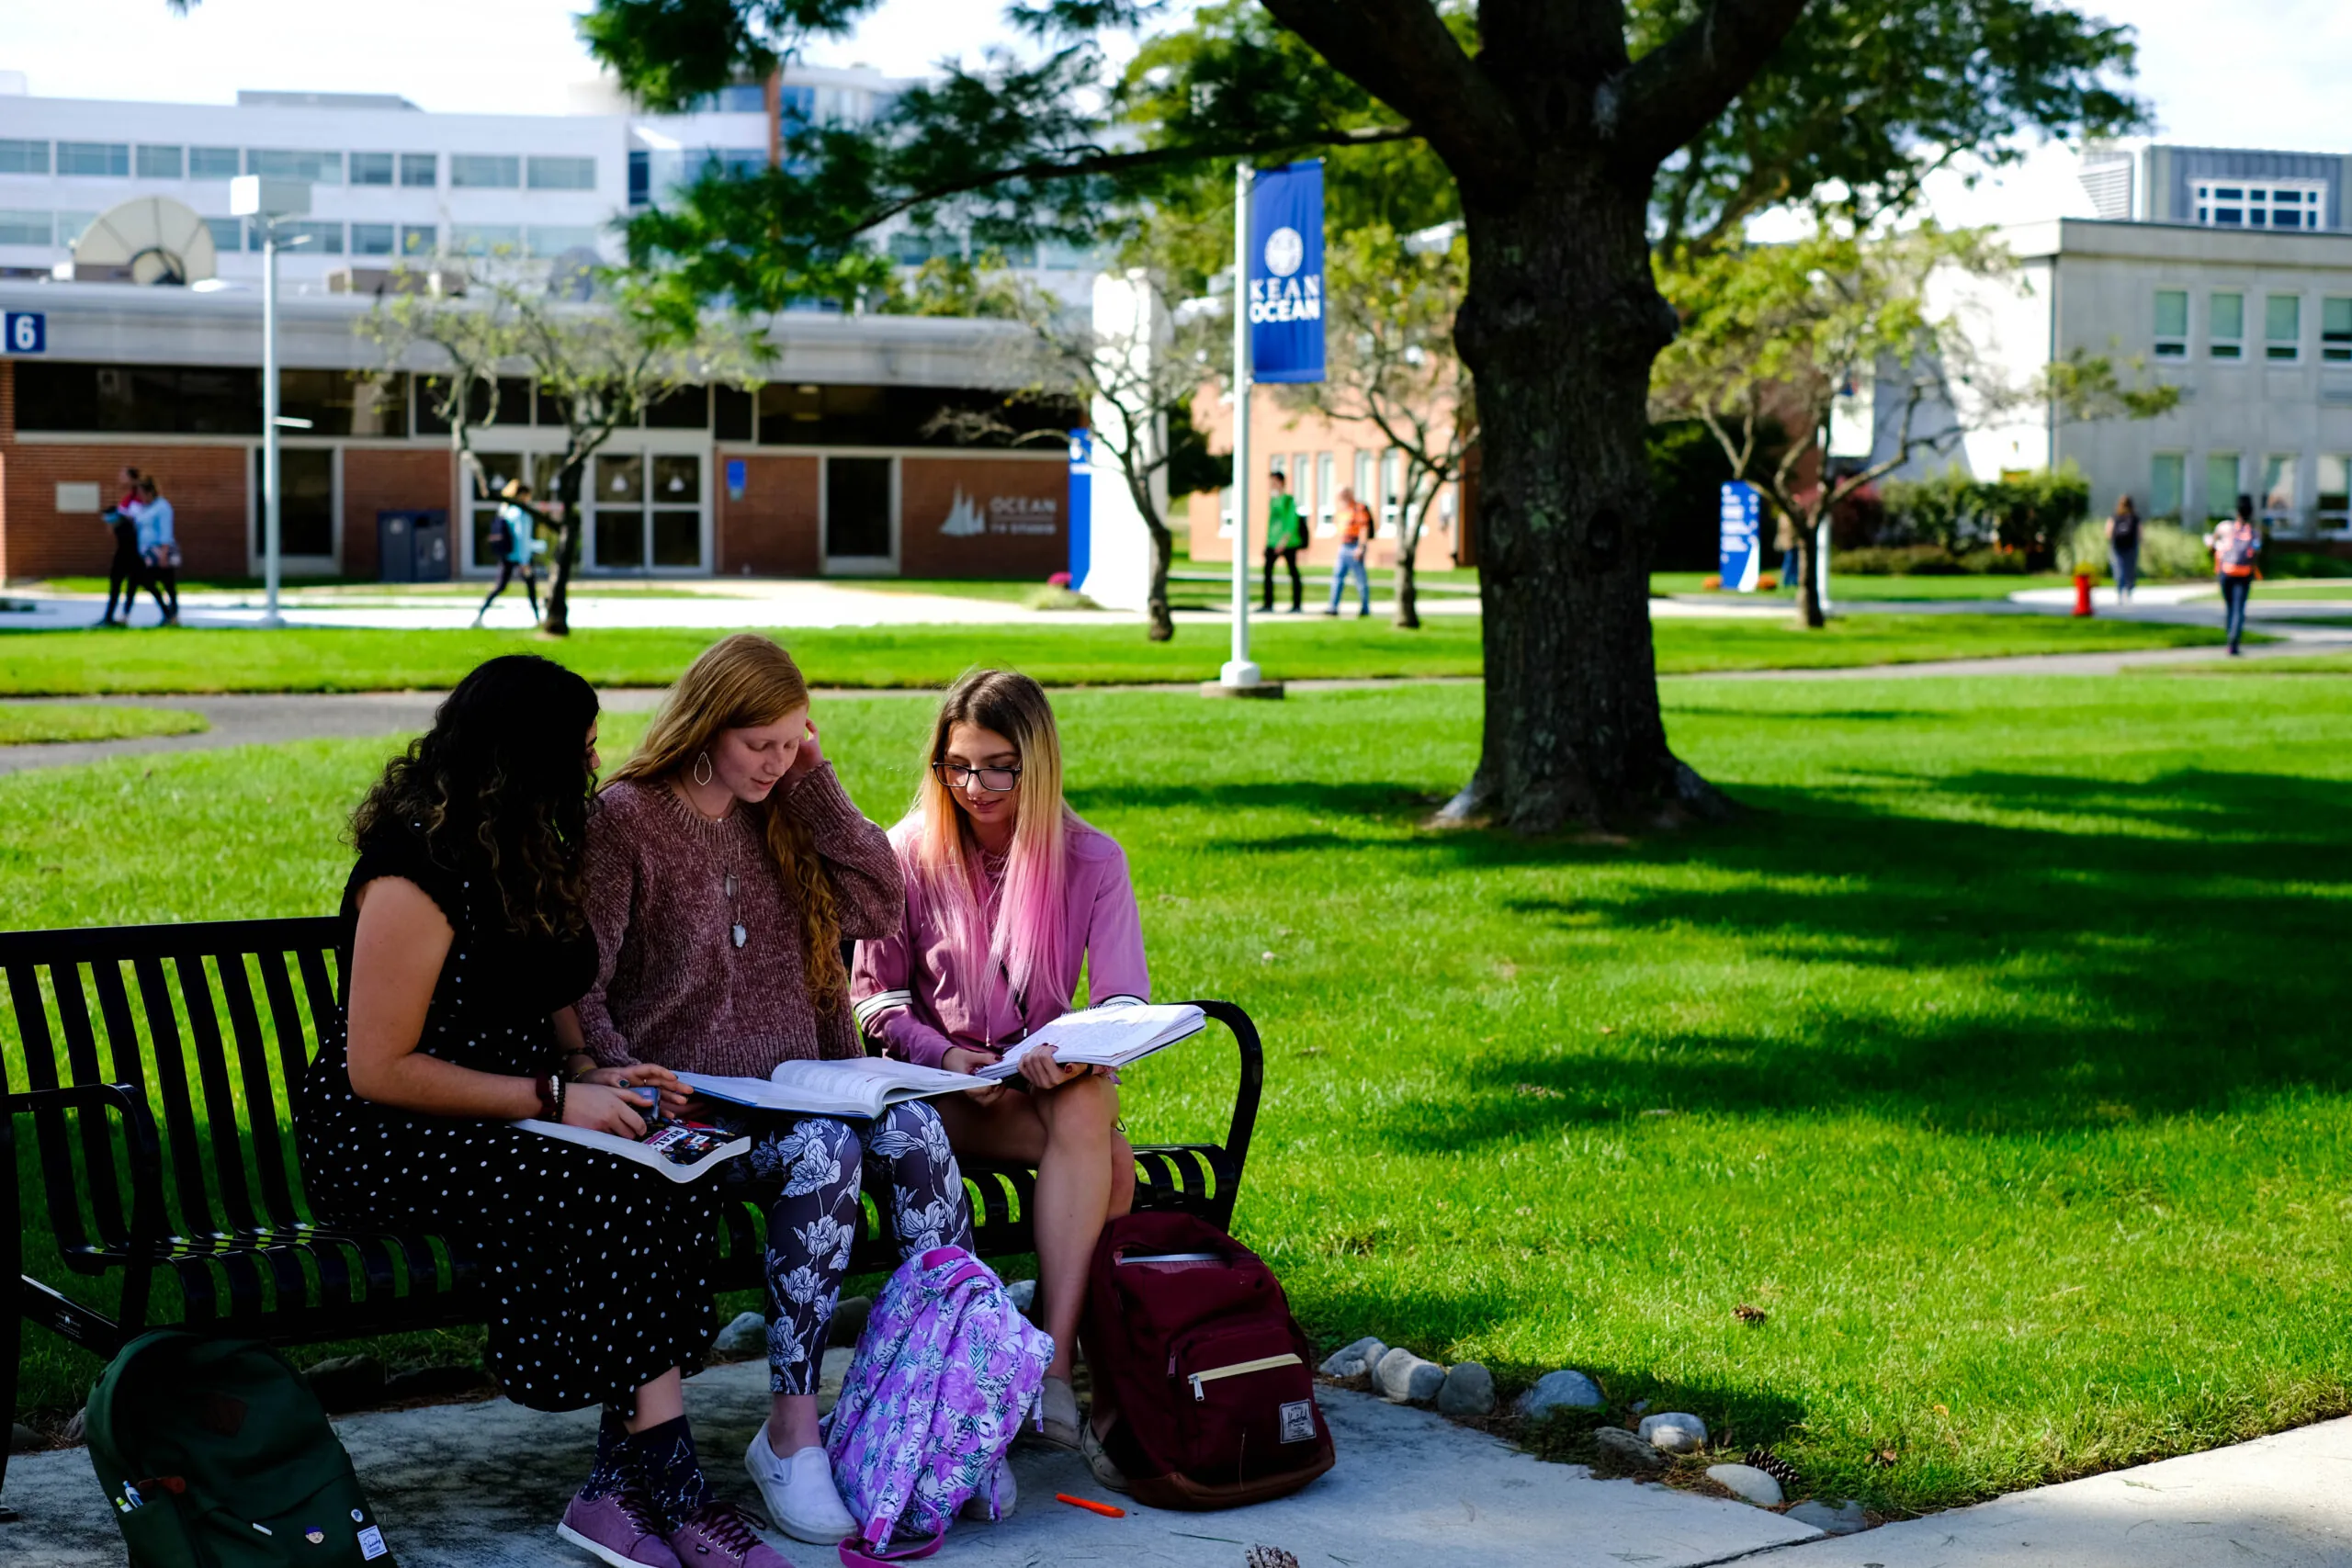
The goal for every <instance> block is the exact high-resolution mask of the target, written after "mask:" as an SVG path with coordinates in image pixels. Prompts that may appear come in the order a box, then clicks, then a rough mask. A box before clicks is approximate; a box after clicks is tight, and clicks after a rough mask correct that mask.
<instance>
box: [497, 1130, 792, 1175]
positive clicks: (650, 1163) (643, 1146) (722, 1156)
mask: <svg viewBox="0 0 2352 1568" xmlns="http://www.w3.org/2000/svg"><path fill="white" fill-rule="evenodd" d="M515 1125H516V1126H517V1127H523V1128H527V1129H528V1130H530V1131H531V1132H534V1133H537V1134H539V1136H541V1137H543V1138H560V1139H561V1140H562V1141H563V1142H565V1143H567V1144H579V1145H582V1146H583V1147H586V1148H592V1149H602V1150H604V1151H605V1153H606V1154H612V1155H618V1156H620V1157H621V1158H623V1159H633V1160H635V1161H637V1163H638V1164H639V1165H641V1166H645V1167H647V1168H650V1169H653V1170H658V1171H660V1172H661V1173H662V1175H664V1176H666V1177H668V1178H669V1179H671V1180H673V1181H692V1180H694V1179H695V1178H697V1177H701V1176H707V1175H708V1174H710V1172H712V1171H714V1170H716V1169H718V1168H719V1167H720V1166H722V1165H725V1164H726V1163H727V1162H728V1161H729V1160H730V1159H733V1158H734V1157H735V1156H737V1155H740V1154H743V1153H745V1152H746V1151H748V1150H749V1149H750V1148H751V1146H752V1140H751V1139H749V1138H730V1137H729V1136H728V1135H727V1134H725V1133H723V1132H721V1131H720V1130H719V1129H718V1128H717V1127H703V1126H697V1125H695V1123H693V1122H656V1123H655V1124H654V1126H653V1130H652V1131H651V1132H649V1133H648V1134H645V1136H644V1137H643V1138H642V1139H634V1138H624V1137H621V1136H619V1135H617V1134H612V1133H599V1132H597V1131H595V1130H594V1128H589V1127H567V1126H565V1125H563V1123H561V1122H542V1121H541V1120H539V1119H538V1118H537V1117H536V1116H529V1117H526V1118H524V1119H523V1120H522V1121H520V1122H515Z"/></svg>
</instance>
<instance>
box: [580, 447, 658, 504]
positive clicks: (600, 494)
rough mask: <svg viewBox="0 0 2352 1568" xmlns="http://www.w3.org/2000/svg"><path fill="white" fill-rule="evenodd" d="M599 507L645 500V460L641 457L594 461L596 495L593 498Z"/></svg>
mask: <svg viewBox="0 0 2352 1568" xmlns="http://www.w3.org/2000/svg"><path fill="white" fill-rule="evenodd" d="M593 499H594V501H595V502H596V503H597V504H598V505H600V506H605V505H628V504H630V503H633V502H641V501H643V500H644V499H645V459H643V458H642V457H598V458H597V459H596V493H595V495H594V498H593Z"/></svg>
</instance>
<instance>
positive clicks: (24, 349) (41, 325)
mask: <svg viewBox="0 0 2352 1568" xmlns="http://www.w3.org/2000/svg"><path fill="white" fill-rule="evenodd" d="M48 349H49V318H48V317H47V316H45V315H43V314H41V313H40V311H39V310H10V311H8V312H7V313H6V314H5V315H0V353H6V354H43V353H46V352H48Z"/></svg>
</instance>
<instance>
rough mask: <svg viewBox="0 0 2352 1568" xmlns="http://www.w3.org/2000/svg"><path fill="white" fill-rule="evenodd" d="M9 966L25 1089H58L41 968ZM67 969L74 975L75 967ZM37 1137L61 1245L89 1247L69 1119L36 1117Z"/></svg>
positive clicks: (28, 964) (52, 1219)
mask: <svg viewBox="0 0 2352 1568" xmlns="http://www.w3.org/2000/svg"><path fill="white" fill-rule="evenodd" d="M7 967H8V1001H9V1005H10V1007H11V1008H12V1009H13V1010H15V1012H16V1015H17V1042H18V1043H19V1044H20V1045H21V1046H22V1047H23V1049H24V1055H25V1087H26V1088H27V1089H56V1088H57V1087H59V1080H58V1075H57V1044H56V1040H55V1037H54V1036H53V1035H51V1032H50V1028H49V1009H48V1006H47V1004H46V1003H45V1002H44V1001H43V999H42V997H43V990H42V987H41V982H40V967H39V966H38V965H37V964H34V963H33V962H32V961H31V960H30V959H29V958H24V959H21V960H19V961H16V962H11V963H10V964H8V966H7ZM53 971H54V966H53V965H52V972H53ZM68 973H72V970H71V968H70V966H69V969H68ZM33 1138H34V1143H35V1145H36V1146H37V1147H38V1148H39V1149H40V1179H41V1188H42V1190H44V1191H45V1192H47V1193H49V1194H50V1200H49V1214H50V1223H51V1224H52V1225H53V1226H55V1227H56V1232H57V1243H58V1245H59V1246H60V1247H65V1248H67V1249H69V1250H71V1249H74V1248H78V1247H85V1246H87V1245H88V1243H89V1236H88V1234H87V1233H86V1232H85V1231H84V1230H83V1228H82V1206H81V1205H80V1204H78V1203H76V1202H74V1201H72V1197H71V1194H72V1193H73V1192H74V1155H73V1151H72V1148H71V1146H70V1145H69V1144H68V1142H67V1137H66V1119H65V1118H64V1117H62V1116H40V1117H36V1118H35V1119H34V1125H33Z"/></svg>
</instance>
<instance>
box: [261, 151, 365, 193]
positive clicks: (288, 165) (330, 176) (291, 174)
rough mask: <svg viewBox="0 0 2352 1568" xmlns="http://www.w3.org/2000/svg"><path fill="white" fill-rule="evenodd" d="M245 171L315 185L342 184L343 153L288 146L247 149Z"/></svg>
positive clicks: (272, 178)
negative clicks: (312, 150) (297, 148)
mask: <svg viewBox="0 0 2352 1568" xmlns="http://www.w3.org/2000/svg"><path fill="white" fill-rule="evenodd" d="M245 173H247V174H249V175H261V176H262V177H263V178H264V179H271V180H308V181H310V182H311V184H312V185H315V186H339V185H341V184H342V183H343V154H342V153H340V152H300V151H289V150H288V149H285V148H267V147H249V148H247V149H245Z"/></svg>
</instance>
